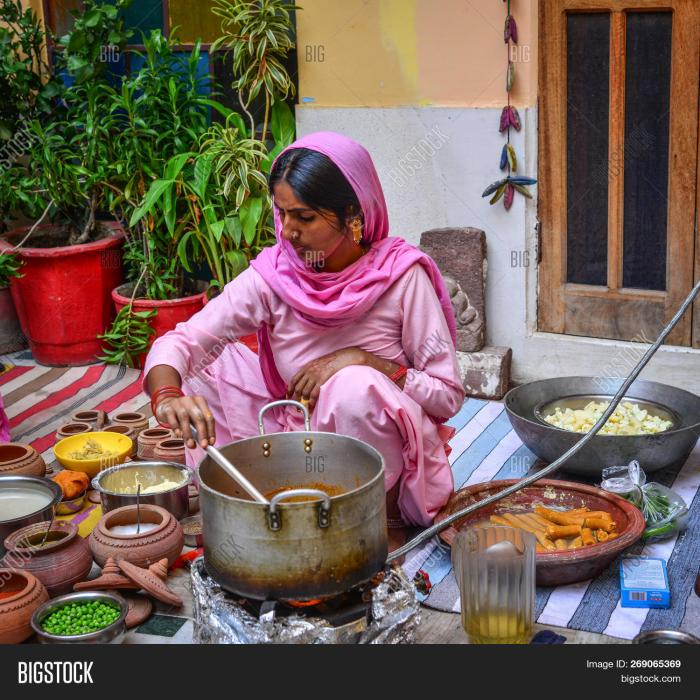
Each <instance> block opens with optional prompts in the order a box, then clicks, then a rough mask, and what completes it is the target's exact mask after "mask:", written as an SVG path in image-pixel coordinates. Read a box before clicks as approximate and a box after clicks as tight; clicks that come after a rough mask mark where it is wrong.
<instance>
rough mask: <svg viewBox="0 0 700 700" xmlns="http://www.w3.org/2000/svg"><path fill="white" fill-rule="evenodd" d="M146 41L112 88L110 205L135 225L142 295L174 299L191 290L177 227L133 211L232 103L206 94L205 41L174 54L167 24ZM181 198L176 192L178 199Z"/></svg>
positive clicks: (132, 253)
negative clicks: (136, 62)
mask: <svg viewBox="0 0 700 700" xmlns="http://www.w3.org/2000/svg"><path fill="white" fill-rule="evenodd" d="M143 43H144V51H143V53H140V52H134V55H139V56H141V58H142V61H143V62H142V65H141V67H140V68H139V70H138V71H135V72H134V73H132V74H131V75H130V76H128V77H126V78H124V80H123V82H122V84H121V87H120V89H115V90H111V91H110V96H109V97H110V100H111V110H110V120H111V122H110V123H111V129H112V130H113V132H114V137H113V138H112V142H111V147H112V151H111V154H110V158H109V161H110V163H111V170H110V173H109V180H110V192H111V194H110V208H111V210H112V211H114V212H115V213H117V215H118V216H119V217H120V219H121V220H122V221H123V222H124V223H125V225H126V228H127V230H128V232H129V238H128V241H127V245H126V262H127V269H128V275H129V278H130V279H132V280H134V279H136V278H137V277H139V276H141V273H142V271H143V284H142V286H143V289H142V290H140V291H142V292H143V295H144V296H146V297H147V298H149V299H169V298H173V297H177V296H182V295H183V292H184V291H185V290H184V274H183V270H182V266H181V264H180V263H179V261H178V259H177V256H176V254H175V253H176V248H177V245H178V241H177V239H176V238H174V231H173V230H172V228H170V229H169V228H167V226H166V225H165V223H164V222H163V220H162V219H159V218H158V215H157V214H155V213H154V214H155V216H154V215H153V214H151V215H149V216H148V217H146V218H143V219H141V218H139V219H134V216H133V214H134V211H135V210H136V209H137V208H139V207H140V206H142V203H143V199H144V197H145V195H146V192H147V190H148V189H149V187H150V186H151V183H153V182H156V181H158V179H159V178H161V177H163V171H164V169H165V167H166V164H167V163H168V162H169V161H170V159H171V158H174V157H177V156H178V154H180V153H184V154H188V153H189V152H190V151H192V150H193V149H194V148H196V147H197V144H198V141H199V138H200V137H201V136H202V134H203V133H205V132H206V129H207V127H208V125H209V110H210V108H214V109H218V110H221V111H223V112H224V113H225V112H226V110H225V108H224V107H223V106H221V105H219V104H218V103H217V102H216V101H215V100H213V99H209V98H206V97H203V95H202V93H203V92H204V90H203V88H204V83H205V81H207V80H208V79H209V78H208V76H202V75H200V73H199V59H200V46H199V43H196V44H195V46H194V47H193V49H192V50H191V52H190V53H189V54H188V55H187V56H185V57H181V56H180V55H178V54H177V53H175V51H174V48H175V46H176V43H177V42H176V39H175V38H174V37H173V36H171V37H170V38H166V37H164V36H163V34H162V33H161V32H160V31H153V32H151V34H150V35H146V36H144V37H143ZM185 159H186V157H185ZM176 199H177V193H174V194H173V199H172V201H171V202H170V203H171V204H172V206H175V204H176V202H175V200H176Z"/></svg>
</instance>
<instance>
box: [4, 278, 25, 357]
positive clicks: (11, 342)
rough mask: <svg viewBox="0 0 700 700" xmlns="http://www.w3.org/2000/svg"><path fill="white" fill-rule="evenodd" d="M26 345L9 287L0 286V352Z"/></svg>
mask: <svg viewBox="0 0 700 700" xmlns="http://www.w3.org/2000/svg"><path fill="white" fill-rule="evenodd" d="M26 347H27V339H26V338H25V337H24V333H22V329H21V328H20V325H19V319H18V318H17V311H16V309H15V302H14V301H12V293H11V292H10V288H9V287H0V354H3V355H4V354H5V353H8V352H16V351H17V350H22V349H23V348H26Z"/></svg>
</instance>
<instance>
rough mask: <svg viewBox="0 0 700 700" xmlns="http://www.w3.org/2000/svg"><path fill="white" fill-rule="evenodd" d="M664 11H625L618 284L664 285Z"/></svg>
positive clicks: (667, 68) (667, 78) (667, 18)
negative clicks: (622, 196) (621, 243)
mask: <svg viewBox="0 0 700 700" xmlns="http://www.w3.org/2000/svg"><path fill="white" fill-rule="evenodd" d="M671 22H672V14H671V13H670V12H630V13H628V14H627V39H626V41H627V63H626V68H625V202H624V248H623V275H622V278H623V284H624V286H625V287H637V288H641V289H659V290H665V289H666V217H667V213H668V143H669V105H670V92H671V90H670V88H671Z"/></svg>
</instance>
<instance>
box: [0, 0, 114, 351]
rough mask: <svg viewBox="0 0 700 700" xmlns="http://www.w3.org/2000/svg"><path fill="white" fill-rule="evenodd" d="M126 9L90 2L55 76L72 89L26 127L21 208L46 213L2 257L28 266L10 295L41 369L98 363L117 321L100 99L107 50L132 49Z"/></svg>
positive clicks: (14, 237)
mask: <svg viewBox="0 0 700 700" xmlns="http://www.w3.org/2000/svg"><path fill="white" fill-rule="evenodd" d="M127 4H128V0H117V1H116V2H115V3H113V4H106V3H101V2H98V1H97V0H86V2H85V3H84V11H83V12H81V13H76V18H75V24H74V27H73V30H72V31H71V33H70V34H69V35H67V36H65V37H63V38H62V39H61V41H60V46H61V48H62V50H60V51H57V52H56V56H55V59H56V60H55V65H56V71H57V72H59V73H60V74H62V75H64V76H66V82H67V83H70V84H69V85H68V86H67V87H66V88H65V89H64V90H63V91H62V99H61V101H60V103H55V104H54V105H53V109H52V112H51V115H50V116H49V117H48V118H46V119H39V118H34V119H32V120H30V121H29V125H28V130H29V133H30V139H29V146H28V149H27V151H28V152H27V164H26V168H24V169H23V171H22V172H21V173H18V174H17V180H16V182H15V188H16V190H17V191H18V193H19V194H18V197H19V199H20V200H21V201H22V203H23V204H24V206H25V208H26V209H27V210H29V211H32V212H33V213H34V214H35V215H36V214H37V213H38V212H39V211H42V214H41V216H39V217H38V219H36V221H35V223H34V224H33V225H32V226H31V227H27V228H24V229H15V230H14V231H11V232H10V233H8V234H6V235H5V236H4V237H3V238H2V239H0V252H8V251H10V250H13V251H14V250H16V252H17V255H19V257H20V259H21V260H22V262H23V263H24V264H23V268H22V269H23V275H22V277H21V278H16V279H14V280H13V281H12V284H11V291H12V295H13V298H14V301H15V306H16V307H17V313H18V316H19V320H20V324H21V326H22V330H23V331H24V334H25V335H26V336H27V339H28V341H29V346H30V348H31V350H32V352H33V354H34V357H35V359H36V360H37V361H38V362H40V363H42V364H49V365H82V364H87V363H90V362H94V361H96V360H97V354H98V353H99V352H100V349H101V343H100V341H99V338H98V336H99V334H100V333H103V332H104V330H105V328H107V327H108V326H109V324H110V322H111V321H112V319H113V318H114V308H113V305H112V302H111V291H112V289H113V288H114V287H115V286H117V285H118V284H119V283H120V282H121V280H122V279H123V264H122V244H123V239H124V233H123V231H122V230H121V227H120V226H119V224H118V223H117V222H105V221H104V220H103V219H104V217H105V216H106V215H107V214H108V212H107V207H108V204H109V199H108V194H107V193H108V192H109V190H108V188H107V180H108V176H109V173H108V170H109V161H108V154H109V149H110V139H111V132H110V124H109V119H108V116H109V113H108V112H106V111H105V104H106V101H105V99H104V94H105V90H106V89H107V81H108V72H109V66H108V64H107V62H105V61H104V60H102V58H103V56H104V54H105V51H104V47H105V46H111V47H112V48H113V51H112V52H110V54H114V53H118V52H119V51H121V50H122V49H123V47H124V45H125V43H126V40H127V38H128V32H125V31H124V29H123V23H122V20H121V19H120V18H119V16H118V14H119V10H120V9H121V8H122V7H125V6H126V5H127ZM45 221H46V222H47V223H44V222H45Z"/></svg>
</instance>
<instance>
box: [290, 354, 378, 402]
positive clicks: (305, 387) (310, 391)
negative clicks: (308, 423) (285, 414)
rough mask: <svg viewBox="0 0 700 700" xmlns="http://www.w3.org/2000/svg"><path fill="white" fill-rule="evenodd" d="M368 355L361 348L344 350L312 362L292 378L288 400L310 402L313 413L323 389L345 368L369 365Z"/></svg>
mask: <svg viewBox="0 0 700 700" xmlns="http://www.w3.org/2000/svg"><path fill="white" fill-rule="evenodd" d="M367 355H368V353H367V352H365V351H364V350H362V349H361V348H343V349H342V350H335V351H334V352H329V353H328V354H327V355H323V356H322V357H318V358H316V359H315V360H311V362H309V364H307V365H306V366H305V367H304V368H303V369H301V370H299V372H297V373H296V374H295V375H294V376H293V377H292V379H291V381H290V382H289V385H288V386H287V398H293V399H296V400H297V401H301V400H302V399H303V402H304V403H306V401H308V402H309V403H308V407H309V412H311V411H313V409H314V406H315V405H316V401H317V400H318V395H319V394H320V392H321V387H322V386H323V385H324V384H325V383H326V382H327V381H328V380H329V379H330V378H331V377H332V376H333V375H334V374H335V373H336V372H337V371H339V370H341V369H343V367H347V366H348V365H364V364H367Z"/></svg>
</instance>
